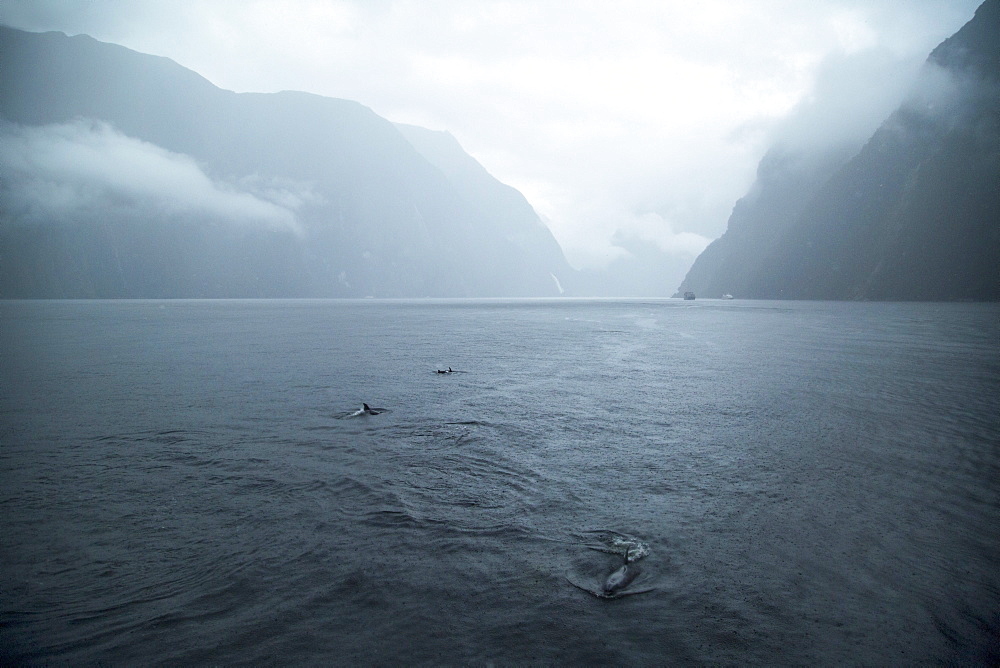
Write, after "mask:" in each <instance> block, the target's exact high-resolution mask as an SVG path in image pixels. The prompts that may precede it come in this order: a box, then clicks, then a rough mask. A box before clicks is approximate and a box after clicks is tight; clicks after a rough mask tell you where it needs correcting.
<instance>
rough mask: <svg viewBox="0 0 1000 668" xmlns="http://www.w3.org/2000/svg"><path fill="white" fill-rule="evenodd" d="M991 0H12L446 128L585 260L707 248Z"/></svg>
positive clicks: (212, 74) (39, 13)
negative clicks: (737, 210)
mask: <svg viewBox="0 0 1000 668" xmlns="http://www.w3.org/2000/svg"><path fill="white" fill-rule="evenodd" d="M979 2H980V0H698V1H696V2H695V1H692V0H679V1H674V0H650V1H642V0H614V1H610V0H607V1H601V2H587V1H579V2H576V1H569V0H566V1H557V0H552V1H546V0H512V1H508V2H493V1H483V0H355V1H334V0H325V1H311V0H281V1H280V2H279V1H272V2H255V1H252V0H212V1H203V2H195V1H188V0H185V1H183V2H179V1H178V0H166V1H163V0H75V1H74V0H0V23H5V24H7V25H11V26H13V27H17V28H23V29H26V30H33V31H42V30H59V31H63V32H66V33H68V34H71V35H72V34H79V33H86V34H89V35H91V36H93V37H95V38H97V39H100V40H102V41H108V42H114V43H117V44H122V45H124V46H127V47H129V48H132V49H135V50H137V51H142V52H145V53H152V54H157V55H163V56H167V57H169V58H172V59H173V60H175V61H177V62H178V63H180V64H181V65H184V66H185V67H188V68H190V69H193V70H195V71H197V72H198V73H200V74H202V75H203V76H205V77H206V78H208V79H209V80H210V81H212V82H213V83H214V84H216V85H218V86H220V87H222V88H226V89H230V90H235V91H238V92H243V91H258V92H273V91H279V90H304V91H309V92H313V93H319V94H322V95H327V96H331V97H341V98H347V99H351V100H357V101H359V102H361V103H363V104H365V105H367V106H369V107H371V108H372V109H373V110H374V111H375V112H376V113H378V114H380V115H382V116H384V117H386V118H388V119H389V120H392V121H397V122H404V123H413V124H417V125H422V126H425V127H428V128H431V129H435V130H448V131H450V132H451V133H452V134H453V135H454V136H455V137H456V138H457V139H458V141H459V142H460V143H461V144H462V145H463V146H464V147H465V149H466V150H467V151H468V152H469V153H471V154H472V155H473V156H474V157H475V158H476V159H478V160H479V161H480V162H481V163H482V164H483V165H484V166H485V167H486V168H487V169H488V170H489V171H490V172H491V173H492V174H493V175H495V176H496V177H497V178H499V179H500V180H501V181H504V182H505V183H508V184H510V185H512V186H514V187H516V188H518V189H519V190H521V191H522V192H523V193H524V194H525V195H526V196H527V197H528V200H529V201H530V202H531V203H532V204H533V205H534V207H535V209H536V210H537V211H538V212H539V214H540V215H541V216H542V217H543V219H544V220H545V221H546V223H547V224H548V225H549V227H550V229H551V230H552V231H553V233H554V234H555V236H556V238H557V239H558V240H559V242H560V243H561V244H562V246H563V249H564V251H565V252H566V255H567V258H568V259H569V260H570V262H571V263H572V264H574V265H575V266H577V267H597V266H601V265H603V264H604V263H607V262H608V261H610V260H611V259H613V258H614V257H616V256H618V255H620V254H622V253H624V252H625V251H624V250H623V249H622V248H620V247H618V246H616V245H615V244H614V241H613V240H614V238H615V236H616V234H617V235H618V237H619V238H621V237H631V238H632V239H641V240H645V241H647V242H649V243H651V244H655V245H657V246H658V247H659V248H661V249H663V250H665V251H668V252H676V253H677V255H678V257H679V258H687V259H686V262H687V263H688V264H689V263H690V260H693V257H694V256H695V255H696V254H697V253H698V252H700V250H701V249H702V248H703V247H704V245H705V244H707V243H708V241H710V240H711V239H714V238H716V237H718V236H719V235H721V234H722V232H724V231H725V225H726V221H727V219H728V216H729V213H730V210H731V209H732V206H733V204H734V203H735V201H736V200H737V199H738V198H739V197H740V196H742V195H743V194H744V193H745V192H746V190H747V188H748V187H749V185H750V183H751V182H752V180H753V177H754V170H755V169H756V165H757V162H758V160H759V159H760V157H761V156H762V155H763V153H764V151H766V149H767V147H768V146H769V145H771V144H772V143H773V142H774V141H776V140H777V139H779V138H780V139H782V140H784V141H788V142H799V143H806V144H808V143H816V142H827V141H834V140H837V139H839V138H841V137H844V138H848V139H856V140H858V141H860V140H861V139H863V137H864V136H867V135H868V134H870V132H871V131H872V130H873V129H874V128H875V127H876V126H877V125H878V123H879V122H880V121H881V120H882V119H883V118H884V117H885V116H886V115H888V113H889V112H890V111H891V110H892V108H893V107H894V106H895V105H896V104H897V103H898V102H899V100H900V99H901V97H902V95H903V92H904V91H905V88H906V86H907V84H908V83H909V82H910V81H912V78H913V76H914V75H915V73H916V71H917V68H918V67H919V65H920V64H921V63H922V62H923V60H924V59H925V58H926V56H927V54H928V53H929V52H930V50H931V49H933V48H934V47H935V46H936V45H937V44H938V43H940V42H941V41H942V40H943V39H945V38H946V37H948V36H949V35H951V34H953V33H954V32H955V31H956V30H958V29H959V28H960V27H961V26H962V25H963V24H964V23H965V22H966V21H968V20H969V19H970V18H972V15H973V13H974V12H975V9H976V7H977V6H978V4H979Z"/></svg>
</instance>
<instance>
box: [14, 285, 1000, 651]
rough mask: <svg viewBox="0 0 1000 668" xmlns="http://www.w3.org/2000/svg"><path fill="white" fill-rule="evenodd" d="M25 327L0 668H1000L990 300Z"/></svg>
mask: <svg viewBox="0 0 1000 668" xmlns="http://www.w3.org/2000/svg"><path fill="white" fill-rule="evenodd" d="M0 317H2V321H0V324H2V330H0V344H2V347H0V381H2V386H0V399H2V403H0V410H2V413H0V414H2V421H0V475H2V489H0V509H2V516H0V522H2V524H0V530H2V541H0V563H2V564H3V569H2V581H0V652H2V655H0V662H2V663H26V664H47V665H87V664H97V663H101V664H105V665H107V664H111V665H156V664H167V665H190V664H212V665H218V664H254V665H268V664H286V665H347V664H356V663H362V664H366V665H367V664H384V665H392V664H425V665H427V664H432V665H441V664H466V665H467V664H485V663H495V664H501V665H509V664H518V665H525V664H551V663H556V664H594V663H603V664H616V665H684V664H698V663H737V664H770V665H773V664H805V663H822V664H831V663H864V664H883V665H884V664H914V663H931V664H939V663H951V662H957V663H969V664H977V663H996V662H998V661H1000V637H998V629H1000V595H998V594H1000V532H998V530H997V529H998V516H1000V493H998V492H1000V483H998V481H1000V355H998V348H1000V305H984V304H866V303H806V302H797V303H785V302H780V303H779V302H740V301H734V302H721V301H720V302H709V301H696V302H682V301H673V300H664V301H627V302H626V301H595V302H591V301H516V302H505V301H410V302H407V301H403V302H382V301H360V302H349V301H348V302H338V301H165V302H158V301H139V302H128V301H126V302H59V301H52V302H0ZM448 367H452V368H453V369H455V373H450V374H438V373H435V371H436V370H437V369H446V368H448ZM362 402H367V403H369V404H370V405H371V406H373V407H379V408H385V409H387V410H386V412H384V413H382V414H379V415H364V414H357V413H358V409H360V408H361V404H362ZM626 551H628V554H629V559H630V568H635V569H637V571H639V574H638V575H637V576H636V577H635V579H634V580H632V581H631V582H629V583H628V584H627V586H626V587H624V589H622V590H621V591H619V592H616V595H614V596H611V597H607V598H604V597H598V596H596V595H593V594H599V593H602V591H603V589H602V588H603V587H604V584H605V580H606V579H607V578H608V576H609V575H611V574H612V573H614V572H615V571H616V570H617V569H619V568H621V566H622V565H623V564H624V555H625V553H626ZM630 577H631V574H630ZM574 584H576V585H577V586H574ZM588 590H589V591H588ZM647 590H648V591H647ZM618 594H623V595H618Z"/></svg>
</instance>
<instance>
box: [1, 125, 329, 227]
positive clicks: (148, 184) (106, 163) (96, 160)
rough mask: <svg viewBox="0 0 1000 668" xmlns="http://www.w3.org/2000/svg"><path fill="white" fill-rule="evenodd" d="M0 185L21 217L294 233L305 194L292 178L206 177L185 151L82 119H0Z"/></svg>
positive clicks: (8, 211) (7, 207)
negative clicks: (218, 223) (213, 223)
mask: <svg viewBox="0 0 1000 668" xmlns="http://www.w3.org/2000/svg"><path fill="white" fill-rule="evenodd" d="M0 192H2V195H3V202H4V204H3V210H2V213H3V216H4V218H6V219H7V220H9V221H13V222H17V223H21V224H54V223H58V224H74V223H79V222H81V221H86V220H94V219H99V218H115V219H121V220H126V219H127V220H133V221H134V222H135V224H142V223H143V222H148V221H150V220H155V221H157V222H158V223H161V224H166V223H169V222H183V221H185V220H191V219H194V218H205V217H208V218H211V219H213V220H222V221H226V222H228V223H231V224H234V225H250V226H263V227H267V228H272V229H277V230H287V231H289V232H292V233H295V234H301V232H302V229H301V226H300V224H299V222H298V220H297V218H296V215H295V211H294V209H296V208H298V207H299V206H301V205H302V203H303V202H305V201H307V199H308V197H309V195H308V190H307V189H305V188H302V187H295V186H294V184H272V183H263V182H262V181H261V180H260V179H257V178H249V179H244V180H243V181H241V182H238V183H227V182H224V181H220V180H215V179H212V178H211V177H209V176H208V175H207V174H205V172H204V171H203V170H202V169H201V167H200V166H199V165H198V164H197V163H196V162H195V161H194V159H192V158H191V157H189V156H186V155H182V154H179V153H173V152H171V151H168V150H166V149H163V148H160V147H159V146H156V145H154V144H150V143H148V142H144V141H140V140H138V139H134V138H132V137H128V136H126V135H124V134H122V133H121V132H119V131H117V130H116V129H114V128H113V127H111V126H110V125H108V124H106V123H101V122H94V121H90V120H85V119H78V120H75V121H73V122H70V123H61V124H54V125H45V126H22V125H17V124H13V123H8V122H3V123H0Z"/></svg>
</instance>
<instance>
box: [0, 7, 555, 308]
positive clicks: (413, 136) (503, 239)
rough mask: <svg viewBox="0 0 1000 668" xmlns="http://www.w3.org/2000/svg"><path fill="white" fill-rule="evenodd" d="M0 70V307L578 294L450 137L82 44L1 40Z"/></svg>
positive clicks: (537, 228) (339, 103) (351, 106)
mask: <svg viewBox="0 0 1000 668" xmlns="http://www.w3.org/2000/svg"><path fill="white" fill-rule="evenodd" d="M0 64H2V67H0V93H2V94H0V116H2V120H3V124H2V126H0V131H2V134H0V170H2V172H0V176H2V177H3V178H2V179H0V195H4V196H3V198H2V199H0V296H6V297H17V296H24V297H159V296H176V297H223V296H250V297H254V296H260V297H267V296H324V297H362V296H381V297H417V296H421V297H422V296H439V297H444V296H456V297H472V296H476V297H487V296H555V295H558V294H560V287H559V284H560V281H562V282H566V283H572V281H573V278H572V274H573V273H574V272H573V270H572V269H571V268H570V267H569V265H568V264H567V263H566V260H565V258H564V256H563V254H562V251H561V249H560V248H559V246H558V243H557V242H556V241H555V239H554V238H553V237H552V235H551V233H550V232H549V230H548V229H547V228H546V227H545V226H544V225H543V224H542V222H541V221H540V219H539V218H538V216H537V214H535V212H534V211H533V210H532V209H531V207H530V205H528V203H527V202H526V201H525V200H524V198H523V197H522V196H520V193H517V192H516V191H515V190H513V189H512V188H509V187H507V186H504V185H503V184H500V183H499V182H498V181H496V180H495V179H493V178H492V177H491V176H489V175H488V174H487V173H486V171H485V170H484V169H483V168H482V166H481V165H479V164H478V163H477V162H476V161H475V160H474V159H473V158H471V156H468V155H467V154H465V153H464V151H462V149H461V147H460V146H459V145H458V143H457V142H455V141H454V139H453V138H452V139H451V142H450V144H449V145H448V146H447V150H440V149H441V147H440V146H437V145H438V144H441V143H442V142H440V141H437V142H435V141H431V140H430V139H431V138H433V136H434V133H430V131H424V130H422V129H417V128H399V127H396V126H394V125H393V124H392V123H390V122H389V121H387V120H385V119H383V118H381V117H379V116H378V115H376V114H375V113H374V112H372V111H371V110H370V109H368V108H367V107H364V106H363V105H361V104H358V103H356V102H351V101H347V100H339V99H333V98H325V97H321V96H317V95H312V94H307V93H298V92H282V93H275V94H259V93H240V94H237V93H233V92H231V91H225V90H222V89H219V88H217V87H216V86H214V85H213V84H211V83H210V82H209V81H207V80H206V79H204V78H203V77H201V76H200V75H198V74H196V73H194V72H192V71H190V70H187V69H185V68H183V67H181V66H179V65H177V64H176V63H174V62H173V61H171V60H169V59H166V58H161V57H156V56H149V55H145V54H140V53H136V52H134V51H131V50H129V49H126V48H124V47H121V46H117V45H113V44H105V43H101V42H98V41H96V40H94V39H92V38H90V37H87V36H76V37H67V36H65V35H63V34H61V33H42V34H38V33H27V32H23V31H19V30H14V29H12V28H7V27H0ZM435 146H437V148H435ZM435 151H437V153H435ZM445 158H447V160H446V159H445ZM129 165H133V166H141V168H138V169H137V168H134V167H133V168H129ZM171 188H173V189H172V190H171Z"/></svg>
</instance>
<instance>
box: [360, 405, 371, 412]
mask: <svg viewBox="0 0 1000 668" xmlns="http://www.w3.org/2000/svg"><path fill="white" fill-rule="evenodd" d="M361 405H362V406H364V407H365V410H366V411H370V410H371V408H370V407H369V406H368V404H361Z"/></svg>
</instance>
